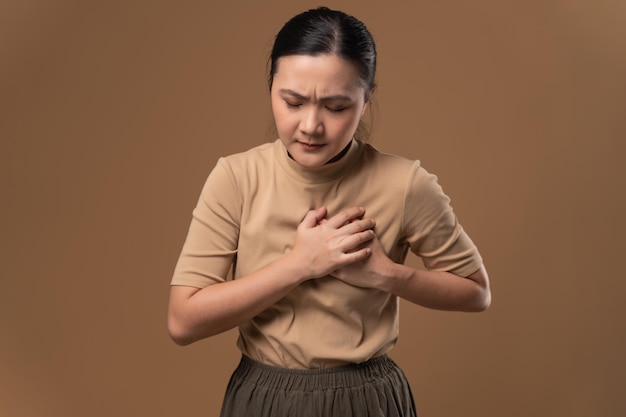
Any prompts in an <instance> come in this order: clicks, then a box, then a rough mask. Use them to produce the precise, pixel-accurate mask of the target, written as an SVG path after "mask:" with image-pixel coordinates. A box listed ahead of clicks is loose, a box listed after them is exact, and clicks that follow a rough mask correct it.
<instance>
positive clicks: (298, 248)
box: [287, 207, 375, 279]
mask: <svg viewBox="0 0 626 417" xmlns="http://www.w3.org/2000/svg"><path fill="white" fill-rule="evenodd" d="M326 214H327V209H326V208H325V207H321V208H319V209H316V210H311V211H309V212H308V213H307V215H306V216H305V217H304V220H302V222H301V223H300V225H299V226H298V229H297V231H296V240H295V243H294V246H293V249H292V251H291V252H289V254H288V255H287V256H288V257H290V258H291V259H292V261H293V262H294V263H295V264H296V265H299V266H300V267H301V268H303V271H302V273H303V277H304V278H305V279H312V278H319V277H322V276H325V275H328V274H330V273H331V272H333V271H334V270H335V269H338V268H341V267H343V266H346V265H349V264H351V263H354V262H359V261H362V260H364V259H366V258H367V257H368V256H369V255H370V254H371V249H370V248H366V247H363V246H364V244H365V243H366V242H368V241H370V240H371V239H373V238H374V236H375V235H374V231H373V230H372V229H373V228H374V225H375V222H374V220H373V219H363V218H362V217H363V215H364V214H365V209H364V208H363V207H351V208H349V209H346V210H343V211H341V212H340V213H338V214H336V215H334V216H333V217H331V218H329V219H326Z"/></svg>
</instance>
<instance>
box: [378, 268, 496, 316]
mask: <svg viewBox="0 0 626 417" xmlns="http://www.w3.org/2000/svg"><path fill="white" fill-rule="evenodd" d="M381 282H383V284H382V285H383V290H384V291H387V292H390V293H392V294H395V295H397V296H399V297H401V298H403V299H405V300H407V301H410V302H412V303H415V304H418V305H421V306H423V307H427V308H432V309H437V310H453V311H484V310H485V309H487V307H489V304H490V303H491V292H490V289H489V279H488V276H487V271H486V270H485V268H484V266H481V268H480V269H479V270H478V271H476V272H475V273H473V274H471V275H470V276H468V277H467V278H465V277H461V276H458V275H454V274H452V273H449V272H438V271H423V270H418V269H415V268H411V267H409V266H406V265H401V264H393V266H392V267H391V268H390V269H389V271H388V276H387V277H386V279H384V280H382V281H381Z"/></svg>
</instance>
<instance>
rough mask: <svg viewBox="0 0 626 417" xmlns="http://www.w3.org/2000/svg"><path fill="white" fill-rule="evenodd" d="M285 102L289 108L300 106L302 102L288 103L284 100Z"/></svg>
mask: <svg viewBox="0 0 626 417" xmlns="http://www.w3.org/2000/svg"><path fill="white" fill-rule="evenodd" d="M285 104H286V105H287V107H288V108H290V109H297V108H298V107H300V106H302V103H290V102H289V101H287V100H285Z"/></svg>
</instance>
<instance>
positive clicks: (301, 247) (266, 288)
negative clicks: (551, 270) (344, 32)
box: [168, 55, 491, 345]
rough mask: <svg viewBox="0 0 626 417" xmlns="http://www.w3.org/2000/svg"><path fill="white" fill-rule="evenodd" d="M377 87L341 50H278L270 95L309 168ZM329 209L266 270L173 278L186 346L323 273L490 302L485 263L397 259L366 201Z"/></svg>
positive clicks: (331, 153)
mask: <svg viewBox="0 0 626 417" xmlns="http://www.w3.org/2000/svg"><path fill="white" fill-rule="evenodd" d="M371 93H372V92H371V91H366V90H365V89H364V88H363V85H362V83H361V80H360V78H359V74H358V71H357V70H356V68H355V67H354V65H352V64H351V63H350V62H348V61H346V60H344V59H342V58H340V57H338V56H336V55H318V56H306V55H293V56H286V57H282V58H280V60H279V61H278V71H277V72H276V74H275V76H274V80H273V84H272V91H271V101H272V110H273V112H274V118H275V121H276V126H277V130H278V134H279V137H280V140H281V141H282V142H283V144H284V145H285V147H286V148H287V150H288V151H289V153H290V155H291V157H292V158H293V159H294V160H295V161H296V162H298V163H299V164H301V165H303V166H306V167H318V166H322V165H324V164H326V163H328V162H329V161H331V160H332V159H333V158H334V157H335V156H337V154H339V153H340V152H341V150H342V149H344V147H345V146H346V145H347V144H348V143H349V142H350V140H351V139H352V137H353V136H354V133H355V131H356V128H357V126H358V123H359V120H360V118H361V116H362V115H363V112H364V111H365V109H366V106H367V105H368V100H367V98H368V97H370V96H371ZM326 214H327V211H326V208H325V207H321V208H318V209H316V210H311V211H310V212H308V213H307V214H306V216H305V218H304V219H303V221H302V222H301V224H300V225H299V226H298V229H297V231H296V238H295V242H294V245H293V248H292V250H291V251H290V252H288V253H287V254H285V255H284V256H283V257H281V258H279V259H278V260H276V261H275V262H273V263H271V264H270V265H268V266H266V267H265V268H263V269H260V270H258V271H256V272H254V273H252V274H250V275H247V276H245V277H242V278H239V279H237V280H230V281H225V282H223V283H220V284H215V285H210V286H208V287H205V288H202V289H198V288H192V287H185V286H172V287H171V290H170V303H169V311H168V330H169V333H170V336H171V337H172V339H173V340H174V341H175V342H176V343H178V344H181V345H186V344H189V343H192V342H194V341H196V340H199V339H203V338H206V337H209V336H212V335H215V334H218V333H221V332H223V331H226V330H229V329H231V328H233V327H236V326H239V325H240V324H241V323H243V322H244V321H247V320H250V319H252V318H253V317H254V316H256V315H258V314H259V313H261V312H262V311H263V310H265V309H266V308H268V307H269V306H271V305H272V304H274V303H276V302H277V301H278V300H280V299H281V298H283V297H284V296H285V295H287V294H288V293H289V292H290V291H291V290H292V289H294V288H295V287H296V286H298V285H300V284H301V283H302V282H304V281H307V280H310V279H316V278H320V277H323V276H326V275H332V276H334V277H335V278H337V279H340V280H342V281H345V282H346V283H349V284H351V285H356V286H359V287H364V288H374V289H378V290H381V291H386V292H389V293H392V294H395V295H397V296H399V297H402V298H404V299H406V300H409V301H411V302H413V303H415V304H418V305H421V306H424V307H428V308H434V309H442V310H459V311H482V310H485V309H486V308H487V307H488V306H489V304H490V301H491V293H490V290H489V279H488V276H487V271H486V270H485V267H484V266H481V268H480V269H479V270H478V271H476V272H475V273H473V274H472V275H470V276H469V277H460V276H457V275H454V274H451V273H447V272H435V271H421V270H417V269H414V268H411V267H408V266H405V265H401V264H397V263H395V262H393V261H392V260H391V259H389V258H388V257H387V255H386V254H385V252H384V250H383V248H382V246H381V245H380V242H379V241H378V238H377V237H376V235H375V233H374V232H373V228H374V226H375V220H374V219H370V218H367V217H364V216H365V208H363V207H351V208H348V209H346V210H344V211H342V212H340V213H339V214H337V215H335V216H333V217H331V218H327V217H326Z"/></svg>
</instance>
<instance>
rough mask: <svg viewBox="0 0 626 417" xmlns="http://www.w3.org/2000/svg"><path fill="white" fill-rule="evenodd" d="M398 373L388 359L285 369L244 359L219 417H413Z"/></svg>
mask: <svg viewBox="0 0 626 417" xmlns="http://www.w3.org/2000/svg"><path fill="white" fill-rule="evenodd" d="M416 416H417V413H416V411H415V402H414V400H413V395H412V394H411V389H410V387H409V384H408V381H407V380H406V377H405V375H404V373H403V372H402V370H401V369H400V368H399V367H398V365H396V363H395V362H393V361H392V360H391V359H390V358H389V357H388V356H386V355H384V356H379V357H377V358H374V359H371V360H369V361H367V362H364V363H360V364H354V365H346V366H340V367H336V368H327V369H312V370H307V369H305V370H301V369H284V368H277V367H273V366H268V365H264V364H261V363H259V362H256V361H253V360H252V359H250V358H247V357H245V356H244V357H243V358H242V359H241V362H240V363H239V366H238V367H237V369H236V370H235V372H234V373H233V376H232V377H231V379H230V382H229V384H228V387H227V389H226V395H225V398H224V404H223V406H222V413H221V417H416Z"/></svg>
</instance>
